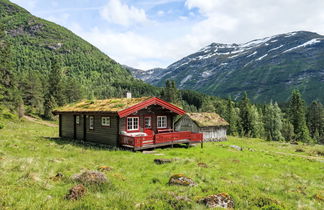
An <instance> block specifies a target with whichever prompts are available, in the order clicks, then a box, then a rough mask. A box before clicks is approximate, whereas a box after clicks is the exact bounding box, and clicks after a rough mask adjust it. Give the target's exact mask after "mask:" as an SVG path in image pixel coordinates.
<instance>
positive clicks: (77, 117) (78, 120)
mask: <svg viewBox="0 0 324 210" xmlns="http://www.w3.org/2000/svg"><path fill="white" fill-rule="evenodd" d="M75 124H77V125H80V116H79V115H77V116H75Z"/></svg>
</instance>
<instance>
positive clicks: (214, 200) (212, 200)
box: [198, 193, 234, 208]
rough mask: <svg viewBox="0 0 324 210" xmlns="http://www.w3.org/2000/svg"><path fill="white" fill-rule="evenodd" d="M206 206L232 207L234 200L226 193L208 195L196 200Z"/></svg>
mask: <svg viewBox="0 0 324 210" xmlns="http://www.w3.org/2000/svg"><path fill="white" fill-rule="evenodd" d="M198 202H199V203H202V204H204V205H205V206H206V207H208V208H219V207H221V208H234V201H233V199H232V198H231V196H230V195H229V194H227V193H219V194H216V195H210V196H207V197H205V198H203V199H200V200H199V201H198Z"/></svg>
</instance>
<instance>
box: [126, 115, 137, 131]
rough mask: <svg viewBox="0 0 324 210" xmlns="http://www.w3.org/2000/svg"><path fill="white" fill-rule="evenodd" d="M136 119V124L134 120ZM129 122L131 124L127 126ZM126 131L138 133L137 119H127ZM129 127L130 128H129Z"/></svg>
mask: <svg viewBox="0 0 324 210" xmlns="http://www.w3.org/2000/svg"><path fill="white" fill-rule="evenodd" d="M135 119H137V123H135V122H136V120H135ZM129 120H130V121H131V123H130V124H129ZM126 121H127V124H126V126H127V131H138V130H139V117H127V120H126ZM129 125H130V127H129Z"/></svg>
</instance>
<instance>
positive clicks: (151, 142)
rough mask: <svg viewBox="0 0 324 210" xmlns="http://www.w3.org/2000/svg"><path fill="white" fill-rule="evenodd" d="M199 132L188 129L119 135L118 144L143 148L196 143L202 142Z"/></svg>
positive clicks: (136, 148)
mask: <svg viewBox="0 0 324 210" xmlns="http://www.w3.org/2000/svg"><path fill="white" fill-rule="evenodd" d="M202 140H203V136H202V134H201V133H192V132H190V131H180V132H170V133H159V134H156V135H152V136H138V137H131V136H125V135H120V145H121V146H123V147H126V148H130V149H133V150H144V149H150V148H157V147H163V146H168V145H175V144H188V145H190V144H197V143H202Z"/></svg>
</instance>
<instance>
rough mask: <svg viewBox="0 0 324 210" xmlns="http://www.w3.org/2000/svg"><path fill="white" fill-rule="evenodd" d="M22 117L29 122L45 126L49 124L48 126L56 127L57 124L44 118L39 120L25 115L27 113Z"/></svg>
mask: <svg viewBox="0 0 324 210" xmlns="http://www.w3.org/2000/svg"><path fill="white" fill-rule="evenodd" d="M24 119H26V120H28V121H30V122H34V123H38V124H41V125H46V126H49V127H58V125H56V124H53V123H50V122H46V121H44V120H39V119H37V118H34V117H31V116H27V115H25V116H24Z"/></svg>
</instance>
